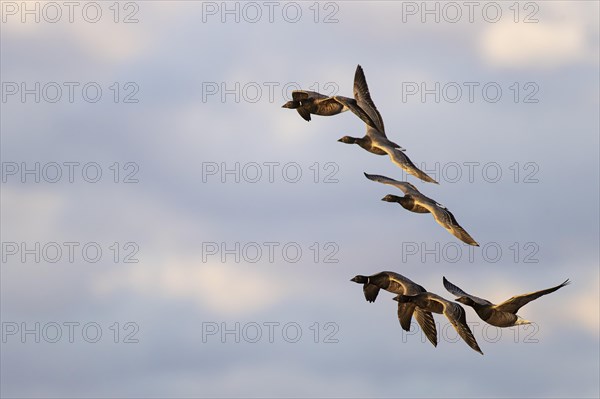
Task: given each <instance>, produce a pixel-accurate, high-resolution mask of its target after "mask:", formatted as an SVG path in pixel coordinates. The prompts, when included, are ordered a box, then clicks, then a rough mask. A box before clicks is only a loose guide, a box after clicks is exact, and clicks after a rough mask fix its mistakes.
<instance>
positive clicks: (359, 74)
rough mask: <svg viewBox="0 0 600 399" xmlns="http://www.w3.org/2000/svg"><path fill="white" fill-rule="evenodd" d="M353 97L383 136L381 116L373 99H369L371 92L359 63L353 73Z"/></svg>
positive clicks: (383, 129) (383, 127) (383, 128)
mask: <svg viewBox="0 0 600 399" xmlns="http://www.w3.org/2000/svg"><path fill="white" fill-rule="evenodd" d="M354 98H355V99H356V102H357V103H358V106H359V107H360V108H362V109H363V110H364V111H365V112H366V113H367V114H368V115H369V117H370V118H371V120H372V121H373V125H372V126H373V127H374V128H375V129H377V131H378V132H379V134H381V135H382V136H383V137H385V126H384V125H383V118H382V117H381V114H380V113H379V111H378V110H377V107H375V103H373V100H372V99H371V93H369V86H368V85H367V79H366V78H365V73H364V72H363V69H362V67H361V66H360V65H357V66H356V72H355V73H354ZM361 119H362V118H361Z"/></svg>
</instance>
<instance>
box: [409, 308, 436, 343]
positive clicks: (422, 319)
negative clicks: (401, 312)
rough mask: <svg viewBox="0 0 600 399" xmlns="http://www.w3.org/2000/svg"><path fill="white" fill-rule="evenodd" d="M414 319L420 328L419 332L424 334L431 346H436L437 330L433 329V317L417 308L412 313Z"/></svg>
mask: <svg viewBox="0 0 600 399" xmlns="http://www.w3.org/2000/svg"><path fill="white" fill-rule="evenodd" d="M414 314H415V319H416V320H417V323H419V326H421V331H423V333H425V336H426V337H427V339H428V340H429V342H431V343H432V344H433V346H437V329H436V327H435V320H433V315H432V314H431V312H427V311H426V310H423V309H421V308H419V307H417V308H416V309H415V311H414Z"/></svg>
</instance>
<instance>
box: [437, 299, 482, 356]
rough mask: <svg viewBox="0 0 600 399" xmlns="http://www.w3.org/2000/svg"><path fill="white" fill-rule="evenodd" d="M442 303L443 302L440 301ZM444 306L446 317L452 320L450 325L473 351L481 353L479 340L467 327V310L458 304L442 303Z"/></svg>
mask: <svg viewBox="0 0 600 399" xmlns="http://www.w3.org/2000/svg"><path fill="white" fill-rule="evenodd" d="M434 300H437V299H434ZM439 302H441V301H439ZM441 303H442V304H443V305H444V316H446V317H447V318H448V320H450V323H452V325H453V326H454V329H455V330H456V332H458V335H460V337H461V338H462V339H463V340H464V341H465V342H466V343H467V345H469V346H470V347H471V348H472V349H473V350H475V351H477V352H479V353H481V354H482V355H483V352H482V351H481V348H479V345H478V344H477V340H476V339H475V337H474V336H473V333H472V332H471V329H470V328H469V326H468V325H467V317H466V316H465V310H464V309H463V308H462V306H460V305H459V304H457V303H453V302H450V301H445V302H441Z"/></svg>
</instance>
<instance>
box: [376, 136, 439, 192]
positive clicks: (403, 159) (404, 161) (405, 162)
mask: <svg viewBox="0 0 600 399" xmlns="http://www.w3.org/2000/svg"><path fill="white" fill-rule="evenodd" d="M371 140H373V143H374V144H375V145H376V146H377V148H380V149H381V150H383V151H385V152H386V153H387V154H388V155H389V157H390V159H391V160H392V162H393V163H394V164H396V165H397V166H399V167H400V168H401V169H402V170H404V171H405V172H406V173H408V174H410V175H413V176H415V177H417V178H419V179H421V180H423V181H425V182H428V183H435V184H439V183H438V182H437V181H435V180H434V179H433V178H431V177H430V176H429V175H428V174H427V173H425V172H423V171H422V170H421V169H419V168H417V166H416V165H415V164H414V163H413V162H412V161H411V160H410V158H409V157H408V155H406V154H405V153H404V152H402V151H400V150H398V149H397V148H394V147H392V146H391V145H389V144H387V143H381V141H382V140H379V139H377V138H376V137H373V136H371Z"/></svg>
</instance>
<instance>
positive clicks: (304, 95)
mask: <svg viewBox="0 0 600 399" xmlns="http://www.w3.org/2000/svg"><path fill="white" fill-rule="evenodd" d="M327 97H329V96H326V95H323V94H321V93H317V92H316V91H307V90H294V91H292V100H294V101H301V100H307V99H309V98H312V99H320V98H327Z"/></svg>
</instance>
